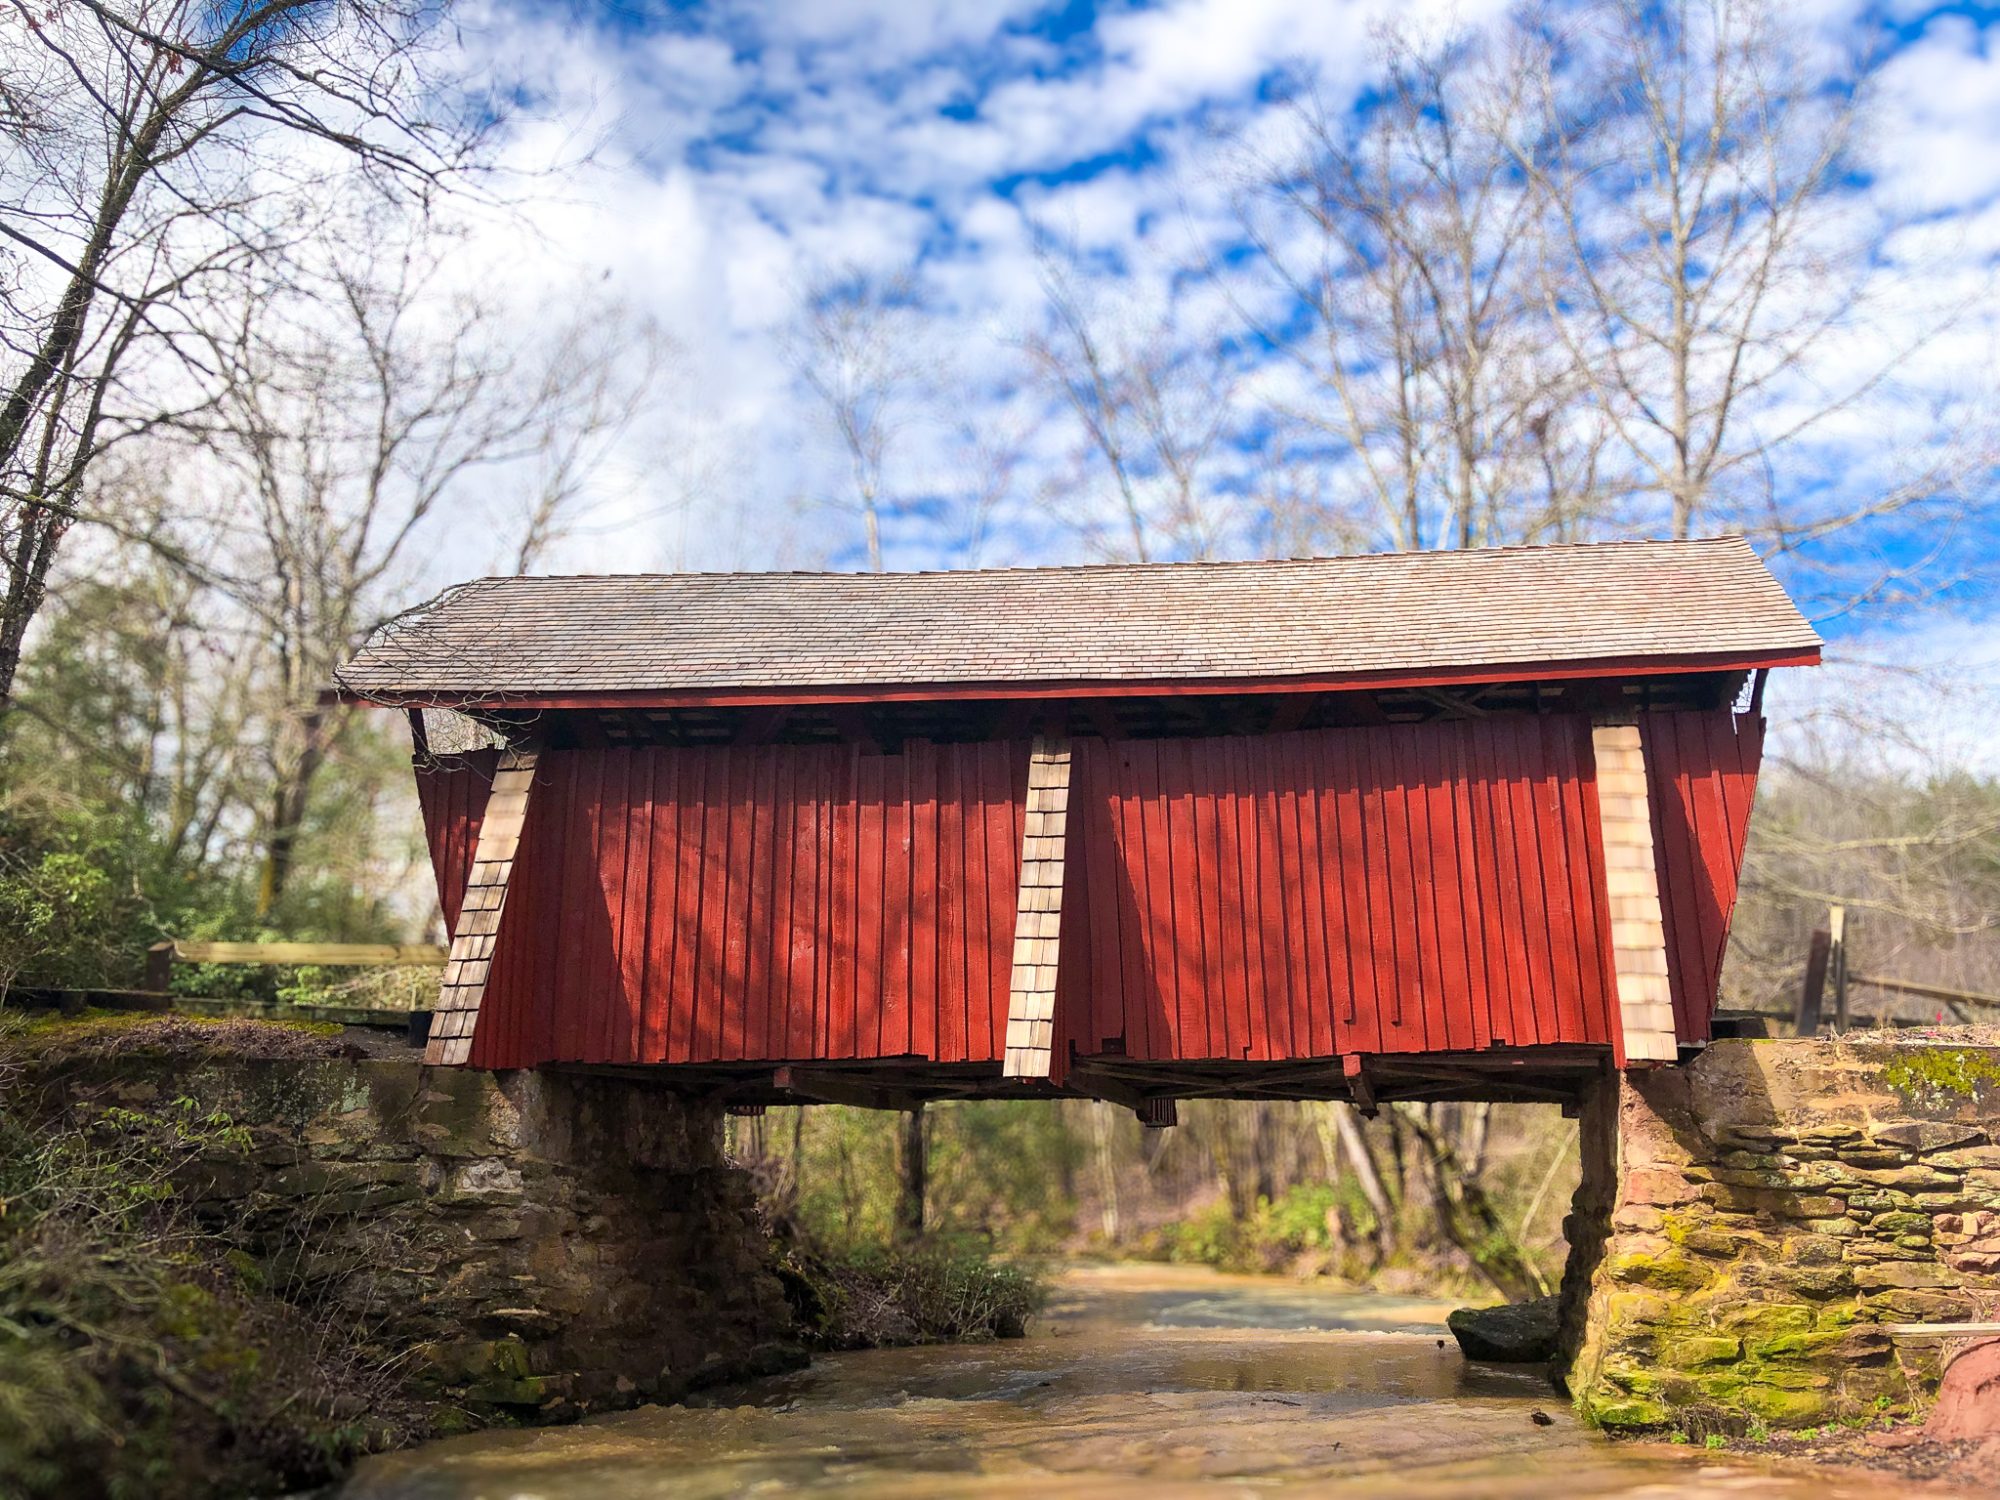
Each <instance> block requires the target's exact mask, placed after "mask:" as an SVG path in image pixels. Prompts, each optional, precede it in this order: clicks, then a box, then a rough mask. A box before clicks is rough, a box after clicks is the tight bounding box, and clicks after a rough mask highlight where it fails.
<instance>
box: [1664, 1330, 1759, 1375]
mask: <svg viewBox="0 0 2000 1500" xmlns="http://www.w3.org/2000/svg"><path fill="white" fill-rule="evenodd" d="M1742 1353H1743V1341H1742V1340H1741V1339H1730V1338H1716V1337H1708V1338H1701V1337H1695V1338H1686V1337H1670V1338H1664V1339H1662V1340H1660V1362H1661V1363H1662V1364H1666V1365H1671V1366H1673V1367H1674V1368H1675V1369H1677V1370H1694V1369H1699V1368H1701V1367H1702V1366H1704V1365H1721V1364H1728V1363H1729V1362H1730V1361H1731V1360H1734V1359H1737V1358H1738V1357H1740V1356H1741V1355H1742Z"/></svg>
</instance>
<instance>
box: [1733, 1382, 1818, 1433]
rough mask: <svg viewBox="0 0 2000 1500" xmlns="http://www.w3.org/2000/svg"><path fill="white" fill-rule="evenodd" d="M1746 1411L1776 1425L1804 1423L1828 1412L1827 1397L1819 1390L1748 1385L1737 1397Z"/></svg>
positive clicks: (1786, 1425)
mask: <svg viewBox="0 0 2000 1500" xmlns="http://www.w3.org/2000/svg"><path fill="white" fill-rule="evenodd" d="M1738 1399H1739V1400H1740V1401H1741V1403H1742V1405H1743V1408H1744V1410H1745V1411H1748V1412H1749V1413H1750V1414H1751V1415H1752V1416H1756V1417H1760V1418H1762V1419H1763V1420H1764V1421H1766V1422H1768V1423H1771V1424H1772V1425H1773V1426H1777V1427H1796V1426H1803V1425H1804V1424H1805V1423H1808V1422H1816V1421H1818V1420H1820V1419H1821V1418H1822V1417H1824V1416H1825V1415H1826V1409H1827V1401H1826V1397H1825V1396H1823V1395H1821V1394H1820V1393H1819V1392H1817V1391H1786V1390H1780V1389H1779V1388H1778V1387H1777V1386H1775V1385H1746V1386H1744V1387H1743V1390H1742V1392H1741V1395H1740V1396H1739V1398H1738Z"/></svg>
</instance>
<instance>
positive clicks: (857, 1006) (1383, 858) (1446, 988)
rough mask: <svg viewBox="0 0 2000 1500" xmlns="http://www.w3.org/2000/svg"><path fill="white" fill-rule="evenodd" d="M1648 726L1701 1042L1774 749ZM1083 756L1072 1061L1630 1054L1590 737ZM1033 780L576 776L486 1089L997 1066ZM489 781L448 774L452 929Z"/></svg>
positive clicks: (523, 876)
mask: <svg viewBox="0 0 2000 1500" xmlns="http://www.w3.org/2000/svg"><path fill="white" fill-rule="evenodd" d="M1642 724H1643V725H1644V734H1645V742H1646V747H1647V751H1648V757H1649V761H1650V763H1651V766H1652V791H1653V797H1652V801H1653V809H1654V823H1655V845H1656V858H1657V863H1658V867H1659V873H1660V878H1661V888H1662V904H1663V907H1664V909H1665V917H1666V926H1667V942H1668V949H1669V953H1670V956H1671V960H1672V961H1671V965H1670V967H1671V968H1672V970H1673V975H1674V978H1673V991H1674V1000H1675V1013H1676V1018H1677V1021H1678V1023H1679V1029H1680V1033H1681V1036H1682V1037H1683V1039H1686V1040H1694V1039H1699V1038H1701V1037H1704V1036H1705V1035H1706V1033H1707V1021H1708V1014H1709V1011H1710V1009H1711V1008H1712V1005H1713V1000H1714V994H1715V982H1716V976H1717V973H1718V971H1719V966H1720V961H1721V954H1722V946H1723V943H1724V941H1725V939H1726V935H1727V925H1728V917H1729V912H1730V910H1731V908H1732V907H1733V905H1734V900H1735V890H1736V875H1737V870H1738V868H1739V867H1740V861H1741V851H1742V842H1743V834H1744V830H1745V828H1746V827H1747V822H1748V816H1749V803H1750V796H1751V794H1752V792H1753V791H1754V787H1755V777H1756V767H1757V756H1758V750H1759V746H1760V743H1761V726H1760V725H1759V724H1757V723H1756V722H1755V721H1752V720H1747V719H1735V718H1733V717H1732V716H1731V715H1730V714H1728V713H1727V712H1722V713H1683V714H1653V715H1646V716H1642ZM1073 743H1074V750H1075V765H1074V770H1073V775H1072V791H1071V797H1072V802H1071V815H1070V826H1069V834H1070V842H1069V845H1068V851H1067V853H1068V883H1067V885H1066V887H1065V893H1064V912H1065V914H1064V923H1063V933H1064V939H1063V947H1062V965H1061V970H1060V974H1059V979H1058V994H1057V1027H1058V1052H1059V1054H1061V1055H1064V1056H1066V1055H1067V1052H1068V1049H1069V1047H1070V1046H1071V1045H1072V1044H1073V1045H1074V1046H1075V1048H1076V1050H1077V1051H1078V1052H1079V1053H1082V1054H1095V1053H1103V1052H1118V1051H1122V1052H1123V1053H1125V1054H1126V1055H1128V1056H1131V1057H1135V1058H1146V1059H1163V1060H1197V1059H1253V1060H1277V1059H1287V1058H1300V1059H1305V1058H1330V1057H1333V1056H1335V1055H1338V1054H1343V1053H1351V1052H1402V1053H1409V1052H1426V1051H1431V1052H1435V1051H1456V1050H1463V1049H1477V1048H1484V1047H1487V1046H1492V1045H1508V1046H1516V1047H1520V1046H1534V1045H1539V1044H1549V1043H1593V1044H1610V1043H1611V1042H1612V1013H1613V1005H1612V993H1613V991H1612V979H1611V975H1610V972H1609V968H1608V953H1609V922H1608V917H1607V914H1606V909H1605V902H1604V896H1603V892H1604V888H1605V882H1604V875H1603V855H1602V842H1601V838H1600V835H1599V831H1598V828H1597V822H1596V798H1595V795H1594V787H1593V780H1592V779H1593V771H1592V766H1591V759H1590V728H1589V724H1588V721H1587V720H1584V719H1582V718H1579V717H1575V716H1557V715H1551V716H1546V717H1494V718H1490V719H1482V720H1476V721H1444V722H1437V723H1431V724H1424V725H1410V726H1386V727H1380V728H1362V729H1336V730H1310V731H1300V732H1295V733H1290V734H1275V735H1265V736H1231V737H1218V738H1207V739H1177V740H1145V741H1108V742H1107V741H1100V740H1077V741H1075V742H1073ZM1026 765H1027V747H1026V745H1025V744H1021V743H990V744H978V745H930V744H926V743H912V744H910V745H908V746H906V747H905V749H904V750H903V752H902V753H900V754H895V755H878V754H866V753H863V752H862V751H861V750H859V749H858V748H856V747H852V746H800V745H778V746H762V747H726V748H713V749H678V748H672V747H665V746H661V747H647V748H639V749H603V750H563V751H554V752H549V753H547V754H545V755H544V756H543V757H542V759H541V763H540V767H539V768H538V771H537V774H536V785H535V789H534V793H533V795H532V797H531V799H530V807H529V814H528V821H527V827H526V829H525V831H524V833H523V836H522V841H521V849H520V853H519V856H518V858H517V860H516V863H515V868H514V876H513V887H512V890H511V891H510V894H509V897H508V904H507V914H506V918H505V920H504V921H503V924H502V930H501V935H500V942H499V946H498V951H497V953H496V956H495V962H494V967H493V973H492V979H491V982H490V983H489V985H488V988H487V992H486V998H485V1001H484V1004H483V1006H482V1009H481V1016H480V1022H479V1028H478V1032H477V1035H476V1039H475V1042H474V1046H473V1052H472V1062H473V1063H474V1064H475V1065H477V1066H484V1067H517V1066H530V1065H534V1064H537V1063H542V1062H552V1061H573V1062H605V1063H633V1062H643V1063H658V1062H677V1063H684V1062H722V1061H770V1062H778V1061H784V1060H811V1059H832V1058H865V1057H897V1056H915V1057H922V1058H927V1059H931V1060H935V1061H940V1062H991V1061H995V1060H997V1059H998V1058H999V1057H1000V1056H1001V1053H1002V1049H1003V1041H1004V1036H1005V1029H1006V1012H1007V978H1008V970H1009V963H1010V958H1011V951H1012V935H1013V913H1014V905H1015V882H1016V879H1017V877H1018V871H1019V861H1020V830H1021V817H1022V802H1023V799H1024V791H1025V780H1026ZM491 772H492V767H491V760H490V757H486V758H468V759H466V760H462V761H454V762H451V763H449V764H448V765H446V766H443V767H439V768H435V769H431V770H426V771H423V772H420V773H419V787H420V791H421V794H422V799H423V806H424V813H425V819H426V826H427V829H428V831H429V836H430V842H431V850H432V857H433V861H434V864H435V867H436V869H437V872H438V879H439V899H440V902H441V904H442V905H443V907H444V910H445V913H446V916H447V919H448V920H455V918H456V912H457V906H458V900H459V894H460V892H461V891H462V889H463V885H464V880H465V872H466V870H467V869H468V868H469V867H470V862H471V851H472V846H473V843H474V841H475V840H476V838H477V830H478V820H479V810H480V808H481V807H482V806H483V803H484V792H485V780H486V778H488V777H490V775H491Z"/></svg>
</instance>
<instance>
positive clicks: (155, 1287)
mask: <svg viewBox="0 0 2000 1500" xmlns="http://www.w3.org/2000/svg"><path fill="white" fill-rule="evenodd" d="M132 1029H133V1028H132V1023H131V1021H130V1019H129V1018H126V1017H93V1018H90V1019H88V1020H86V1021H84V1022H82V1023H80V1024H78V1023H70V1024H66V1025H64V1026H62V1027H60V1028H56V1027H52V1026H50V1025H47V1024H43V1025H39V1026H35V1027H26V1026H23V1025H21V1023H19V1022H18V1021H15V1022H10V1023H9V1025H8V1026H7V1028H6V1030H5V1031H4V1033H0V1495H4V1496H6V1497H7V1500H25V1497H35V1500H39V1497H43V1496H48V1497H57V1496H60V1497H65V1500H67V1497H90V1496H100V1495H101V1496H104V1497H107V1500H141V1497H182V1496H186V1497H205V1496H227V1495H237V1494H243V1493H250V1492H267V1491H269V1490H271V1489H274V1488H275V1489H294V1488H299V1487H303V1486H307V1485H312V1484H316V1483H319V1482H322V1481H324V1480H325V1479H327V1478H329V1477H331V1476H332V1475H334V1474H336V1473H338V1472H339V1471H340V1470H341V1469H342V1468H343V1467H344V1466H345V1464H346V1463H347V1462H348V1461H349V1460H350V1459H351V1457H352V1456H353V1455H354V1454H355V1453H356V1452H357V1451H360V1450H362V1449H364V1448H366V1447H374V1446H383V1445H386V1444H388V1443H391V1442H394V1441H397V1440H399V1439H400V1438H401V1437H403V1436H404V1435H406V1434H407V1433H408V1432H410V1431H412V1430H414V1425H415V1418H414V1416H413V1414H412V1412H413V1409H412V1408H411V1406H410V1405H409V1404H408V1403H407V1402H406V1401H404V1400H401V1399H399V1394H398V1392H397V1389H396V1387H395V1384H394V1382H393V1380H391V1379H390V1377H389V1375H388V1374H387V1373H386V1372H385V1371H384V1370H383V1369H382V1368H381V1367H380V1365H379V1362H375V1361H372V1360H370V1359H369V1358H366V1357H364V1356H363V1355H362V1353H361V1351H360V1350H359V1349H358V1348H357V1347H356V1346H355V1344H354V1342H353V1340H354V1337H355V1331H354V1329H353V1327H352V1320H351V1319H348V1318H343V1317H341V1316H338V1315H336V1314H335V1313H334V1311H333V1310H332V1309H330V1308H322V1307H319V1306H317V1305H316V1303H315V1300H314V1297H313V1294H312V1290H311V1288H310V1287H308V1286H306V1285H304V1284H303V1283H301V1282H300V1281H299V1280H298V1279H297V1278H296V1277H294V1276H293V1275H292V1274H291V1272H290V1269H289V1267H288V1263H287V1261H286V1259H285V1257H284V1256H283V1255H282V1253H280V1254H276V1255H273V1256H268V1257H267V1256H266V1255H263V1254H259V1253H254V1252H253V1250H252V1249H251V1248H250V1247H252V1246H255V1245H257V1244H258V1243H259V1241H258V1237H257V1236H255V1235H253V1234H251V1233H250V1232H248V1230H247V1227H246V1226H243V1225H235V1224H229V1223H219V1222H213V1221H211V1220H210V1219H209V1218H207V1217H205V1215H204V1212H203V1193H202V1183H203V1180H204V1178H203V1173H204V1170H205V1167H206V1163H207V1162H208V1161H210V1160H211V1159H212V1158H214V1157H216V1156H218V1155H222V1154H226V1153H227V1152H230V1151H232V1150H237V1149H241V1148H242V1147H243V1145H244V1144H245V1143H246V1140H247V1133H246V1132H245V1131H244V1130H243V1129H242V1128H241V1127H240V1126H239V1125H238V1124H237V1123H236V1122H235V1121H233V1120H232V1119H231V1118H230V1117H229V1116H228V1115H226V1114H223V1113H221V1112H219V1111H215V1110H206V1109H204V1108H203V1107H202V1106H200V1105H199V1104H197V1103H196V1102H195V1101H194V1100H192V1099H190V1098H185V1097H180V1098H160V1099H155V1100H150V1101H139V1100H136V1099H135V1100H134V1101H133V1102H130V1103H125V1104H115V1105H108V1106H104V1107H101V1108H97V1109H95V1110H93V1111H90V1112H87V1113H80V1114H72V1113H69V1112H66V1111H65V1110H64V1109H62V1108H61V1106H60V1105H59V1103H57V1102H54V1101H49V1100H44V1099H41V1098H38V1097H30V1096H29V1095H28V1093H27V1090H26V1087H25V1085H24V1084H23V1083H22V1081H21V1080H22V1078H23V1077H24V1076H25V1072H24V1069H23V1067H22V1063H23V1061H24V1060H26V1059H27V1058H29V1057H31V1056H33V1055H34V1054H35V1053H36V1052H37V1051H38V1050H40V1049H42V1048H44V1047H47V1046H49V1045H53V1044H55V1043H56V1041H57V1040H58V1037H57V1036H56V1035H55V1033H56V1032H57V1031H58V1030H59V1031H60V1033H61V1037H60V1040H61V1042H62V1043H63V1044H65V1045H79V1046H82V1047H84V1048H89V1047H92V1046H102V1045H115V1044H116V1043H117V1042H118V1041H119V1039H120V1038H121V1036H122V1035H123V1034H125V1033H128V1032H130V1031H131V1030H132Z"/></svg>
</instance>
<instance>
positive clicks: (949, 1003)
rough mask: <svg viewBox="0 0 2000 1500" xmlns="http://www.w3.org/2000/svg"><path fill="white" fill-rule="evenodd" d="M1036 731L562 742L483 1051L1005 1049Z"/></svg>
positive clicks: (531, 1058) (493, 1060) (501, 1059)
mask: <svg viewBox="0 0 2000 1500" xmlns="http://www.w3.org/2000/svg"><path fill="white" fill-rule="evenodd" d="M1026 754H1027V747H1026V746H1025V745H1024V744H985V745H929V744H912V745H910V746H909V747H907V749H906V750H905V752H904V753H903V754H900V755H861V754H859V753H858V752H857V751H855V750H853V749H851V748H848V747H843V746H825V747H821V746H796V745H788V746H764V747H748V748H735V747H729V748H718V749H672V748H664V747H661V748H643V749H606V750H567V751H555V752H549V753H546V754H544V756H543V758H542V769H541V773H540V777H539V779H538V781H537V784H536V790H535V797H534V799H533V801H532V802H531V803H530V806H529V813H528V827H527V829H526V830H525V831H524V833H523V835H522V852H521V857H520V860H519V862H518V864H517V867H516V870H515V874H514V887H513V892H512V895H511V898H510V902H509V909H508V917H507V920H506V922H505V924H504V925H503V928H502V931H501V934H500V944H499V947H498V949H497V951H496V954H495V961H494V967H493V972H492V976H491V979H490V980H489V984H488V988H487V992H486V997H485V1001H484V1004H483V1008H482V1013H481V1020H480V1026H479V1030H478V1032H477V1034H476V1036H475V1039H474V1046H473V1050H472V1057H471V1061H472V1063H473V1065H474V1066H477V1067H488V1068H500V1067H527V1066H533V1065H535V1064H538V1063H544V1062H717V1061H725V1062H733V1061H773V1062H776V1061H782V1060H785V1059H790V1058H824V1057H832V1058H840V1057H898V1056H923V1057H930V1058H934V1059H937V1060H940V1061H948V1062H981V1061H992V1060H997V1059H998V1058H999V1057H1000V1055H1001V1048H1002V1040H1003V1037H1004V1033H1005V1028H1006V1020H1007V979H1008V971H1009V965H1010V961H1011V956H1012V945H1013V922H1012V912H1013V907H1014V890H1015V882H1016V877H1017V873H1018V869H1019V860H1020V849H1021V837H1020V828H1021V806H1020V804H1021V793H1022V790H1023V788H1022V787H1020V786H1017V784H1016V783H1017V782H1018V781H1020V780H1022V779H1023V778H1022V775H1021V770H1022V768H1023V767H1024V766H1025V763H1026ZM434 774H435V773H434ZM447 774H448V773H447ZM468 779H470V777H469V776H468ZM940 786H944V787H949V788H950V794H949V795H948V796H940V795H938V791H937V789H938V788H939V787H940ZM479 792H483V787H480V788H478V789H477V790H475V792H474V793H473V795H474V796H477V795H478V794H479ZM457 796H458V794H457V793H456V791H452V792H446V791H445V790H444V789H443V788H439V787H433V788H432V790H431V791H430V793H429V794H428V795H427V796H426V798H425V808H426V812H427V814H430V813H431V811H432V809H434V808H435V809H436V819H435V822H434V825H433V835H432V837H433V848H434V849H442V850H445V851H447V853H448V852H449V851H452V850H455V849H456V847H457V844H458V837H457V835H456V834H455V833H454V832H453V831H452V826H451V822H452V816H453V810H454V809H455V808H456V807H457V806H458V805H459V804H458V802H457V800H456V798H457ZM461 878H462V876H461ZM446 883H447V884H448V883H449V882H448V881H447V882H446ZM945 893H950V899H949V900H948V901H947V900H946V899H944V895H945ZM996 915H997V918H998V919H997V920H996Z"/></svg>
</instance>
